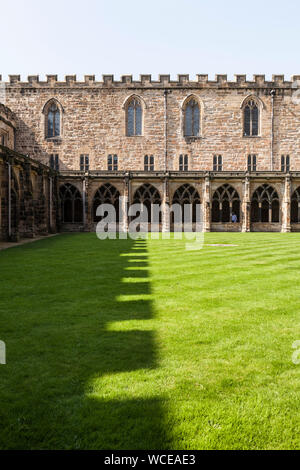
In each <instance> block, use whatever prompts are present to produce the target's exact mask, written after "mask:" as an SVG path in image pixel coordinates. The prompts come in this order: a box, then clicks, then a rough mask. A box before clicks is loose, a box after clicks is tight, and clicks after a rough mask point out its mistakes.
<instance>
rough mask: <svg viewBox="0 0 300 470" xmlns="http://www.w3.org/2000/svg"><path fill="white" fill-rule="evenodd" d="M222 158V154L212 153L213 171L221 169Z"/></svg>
mask: <svg viewBox="0 0 300 470" xmlns="http://www.w3.org/2000/svg"><path fill="white" fill-rule="evenodd" d="M222 166H223V158H222V155H214V158H213V171H222Z"/></svg>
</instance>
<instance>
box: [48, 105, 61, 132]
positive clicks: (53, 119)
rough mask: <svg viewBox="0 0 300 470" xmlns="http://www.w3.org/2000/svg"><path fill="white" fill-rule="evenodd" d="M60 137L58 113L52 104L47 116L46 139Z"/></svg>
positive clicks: (55, 106) (56, 107) (57, 109)
mask: <svg viewBox="0 0 300 470" xmlns="http://www.w3.org/2000/svg"><path fill="white" fill-rule="evenodd" d="M59 136H60V111H59V108H58V106H57V104H56V103H52V104H51V106H50V107H49V109H48V114H47V137H59Z"/></svg>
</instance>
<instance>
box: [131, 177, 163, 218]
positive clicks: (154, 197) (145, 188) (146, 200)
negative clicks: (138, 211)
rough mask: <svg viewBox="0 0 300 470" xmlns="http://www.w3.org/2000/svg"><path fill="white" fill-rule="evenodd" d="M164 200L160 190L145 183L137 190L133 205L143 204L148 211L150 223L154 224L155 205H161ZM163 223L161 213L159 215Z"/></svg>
mask: <svg viewBox="0 0 300 470" xmlns="http://www.w3.org/2000/svg"><path fill="white" fill-rule="evenodd" d="M161 202H162V199H161V195H160V192H159V191H158V189H157V188H156V187H155V186H153V185H152V184H150V183H145V184H143V185H141V186H140V187H139V188H137V189H136V190H135V192H134V195H133V204H143V205H144V206H145V207H146V209H147V211H148V222H149V223H151V222H153V205H154V204H157V205H159V206H160V205H161ZM159 222H161V213H160V214H159Z"/></svg>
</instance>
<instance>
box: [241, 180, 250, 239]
mask: <svg viewBox="0 0 300 470" xmlns="http://www.w3.org/2000/svg"><path fill="white" fill-rule="evenodd" d="M242 232H250V180H249V177H248V176H246V178H245V181H244V194H243V202H242Z"/></svg>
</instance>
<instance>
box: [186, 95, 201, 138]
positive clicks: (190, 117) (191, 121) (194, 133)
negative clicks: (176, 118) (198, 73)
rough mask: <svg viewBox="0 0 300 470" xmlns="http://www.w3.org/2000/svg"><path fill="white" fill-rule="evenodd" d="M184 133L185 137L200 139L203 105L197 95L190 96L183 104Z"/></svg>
mask: <svg viewBox="0 0 300 470" xmlns="http://www.w3.org/2000/svg"><path fill="white" fill-rule="evenodd" d="M181 113H182V133H183V135H184V137H187V138H189V137H200V136H201V130H202V115H203V103H202V101H201V100H200V98H199V97H198V96H197V95H195V94H193V93H192V94H190V95H188V96H187V97H186V98H185V99H184V100H183V102H182V103H181Z"/></svg>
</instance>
